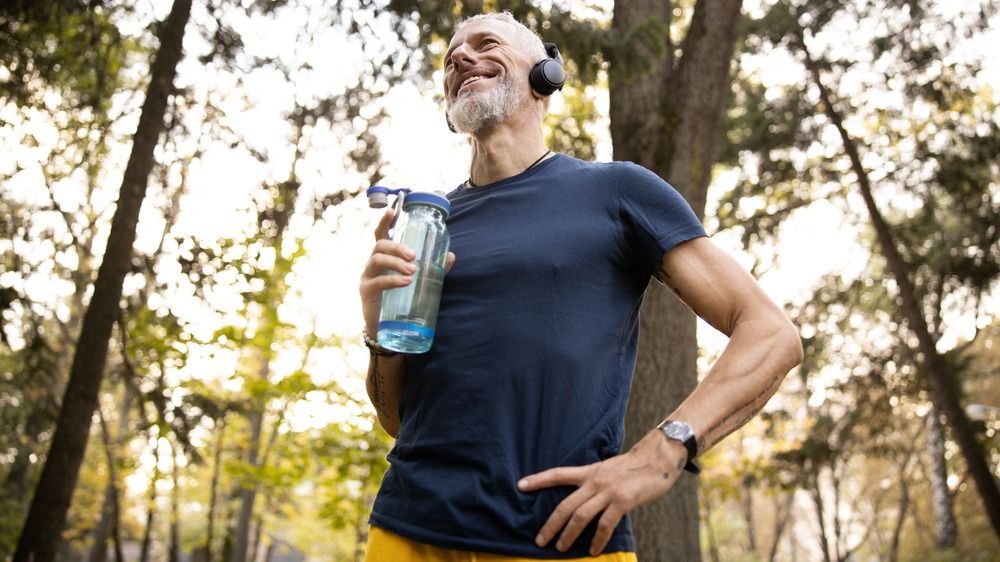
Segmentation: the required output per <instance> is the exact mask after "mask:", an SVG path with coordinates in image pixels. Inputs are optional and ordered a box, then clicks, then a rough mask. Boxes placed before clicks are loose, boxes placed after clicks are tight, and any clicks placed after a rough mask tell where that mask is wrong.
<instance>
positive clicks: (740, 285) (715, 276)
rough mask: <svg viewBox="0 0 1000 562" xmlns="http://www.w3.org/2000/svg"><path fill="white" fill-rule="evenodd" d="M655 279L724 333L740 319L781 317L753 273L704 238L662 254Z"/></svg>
mask: <svg viewBox="0 0 1000 562" xmlns="http://www.w3.org/2000/svg"><path fill="white" fill-rule="evenodd" d="M657 278H659V279H660V281H662V282H664V283H666V284H667V285H669V286H670V288H671V289H673V290H674V292H675V293H677V296H678V297H680V299H681V300H682V301H684V303H685V304H686V305H687V306H688V307H689V308H691V310H693V311H694V313H695V314H697V315H698V316H700V317H701V318H702V319H704V320H705V321H706V322H708V323H709V324H711V325H712V326H713V327H714V328H716V329H717V330H719V331H720V332H722V333H724V334H726V335H727V336H729V335H732V333H733V330H734V329H735V328H736V325H737V324H738V323H739V322H741V321H745V320H748V319H752V318H755V317H758V316H771V315H773V314H774V313H777V314H780V315H782V316H784V313H783V312H782V311H781V309H780V308H778V306H777V305H776V304H774V302H773V301H772V300H771V299H770V297H768V296H767V294H766V293H764V291H763V289H761V288H760V285H758V284H757V281H756V280H755V279H754V278H753V276H751V275H750V273H749V272H747V271H746V270H745V269H744V268H743V267H742V266H740V264H738V263H737V262H736V260H734V259H733V258H732V257H731V256H730V255H729V254H727V253H725V252H723V251H722V250H721V249H719V247H718V246H716V245H715V243H714V242H712V241H711V240H710V239H708V238H705V237H700V238H695V239H692V240H689V241H687V242H684V243H682V244H679V245H677V246H675V247H674V248H672V249H670V250H669V251H668V252H667V253H666V254H664V256H663V258H662V259H661V261H660V269H659V271H658V273H657Z"/></svg>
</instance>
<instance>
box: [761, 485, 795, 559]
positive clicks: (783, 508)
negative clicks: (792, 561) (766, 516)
mask: <svg viewBox="0 0 1000 562" xmlns="http://www.w3.org/2000/svg"><path fill="white" fill-rule="evenodd" d="M794 501H795V491H794V490H793V491H791V492H789V493H788V495H787V496H785V499H784V502H779V501H778V500H777V499H775V501H774V503H775V510H774V512H775V517H776V518H777V525H776V527H775V530H774V542H772V543H771V549H770V550H769V551H768V555H767V562H774V560H775V558H776V557H777V556H778V546H779V545H780V544H781V537H782V536H783V535H784V534H785V529H786V528H787V527H788V520H789V519H790V518H791V515H792V504H793V502H794Z"/></svg>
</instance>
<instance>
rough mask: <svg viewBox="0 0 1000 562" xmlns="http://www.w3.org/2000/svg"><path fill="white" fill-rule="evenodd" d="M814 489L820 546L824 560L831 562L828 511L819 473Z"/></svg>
mask: <svg viewBox="0 0 1000 562" xmlns="http://www.w3.org/2000/svg"><path fill="white" fill-rule="evenodd" d="M812 484H813V489H812V490H810V492H811V494H812V499H813V505H814V506H815V507H816V521H817V522H818V523H819V547H820V548H821V549H823V562H830V538H829V535H827V533H826V518H825V515H824V513H825V512H826V509H825V507H824V506H823V492H821V491H820V489H819V473H818V472H817V473H816V474H815V477H814V478H813V482H812Z"/></svg>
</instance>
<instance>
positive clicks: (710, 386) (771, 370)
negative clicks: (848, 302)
mask: <svg viewBox="0 0 1000 562" xmlns="http://www.w3.org/2000/svg"><path fill="white" fill-rule="evenodd" d="M657 278H659V279H660V281H663V282H664V283H666V284H667V285H669V286H670V287H671V288H672V289H673V290H674V291H675V292H676V293H677V295H678V296H679V297H680V298H681V300H683V301H684V303H685V304H687V306H688V307H690V308H691V310H693V311H694V312H695V313H696V314H697V315H698V316H700V317H701V318H703V319H704V320H705V321H706V322H708V323H709V324H711V325H712V326H713V327H715V328H716V329H718V330H719V331H721V332H723V333H724V334H726V335H727V336H729V342H728V343H727V344H726V348H725V350H724V351H723V353H722V355H721V356H720V357H719V359H718V361H717V362H716V363H715V365H713V366H712V368H711V369H710V370H709V371H708V373H706V375H705V377H704V378H703V380H702V381H701V382H700V383H699V384H698V386H697V387H696V388H695V389H694V391H693V392H692V393H691V394H690V395H689V396H688V397H687V399H686V400H684V402H683V403H682V404H681V405H680V407H678V408H677V409H676V410H675V411H674V412H672V413H671V414H670V415H669V416H668V417H669V418H670V419H677V420H683V421H685V422H687V423H688V424H689V425H690V426H691V427H692V429H694V432H695V435H696V436H697V437H698V452H699V453H702V452H704V451H706V450H708V449H709V448H711V447H712V446H713V445H715V444H716V443H718V442H719V441H721V440H722V439H723V438H724V437H725V436H727V435H729V434H730V433H732V432H733V431H735V430H736V429H738V428H740V427H742V426H743V425H744V424H745V423H746V422H747V421H749V420H750V419H751V418H752V417H753V416H755V415H756V414H757V413H758V412H759V411H760V410H761V409H762V408H763V407H764V404H766V403H767V401H768V399H769V398H770V397H771V396H772V395H774V393H775V392H776V391H777V390H778V385H779V384H780V383H781V381H782V380H783V379H784V377H785V375H786V374H787V373H788V371H789V370H791V369H792V368H793V367H794V366H795V365H797V364H798V363H799V362H800V361H801V360H802V345H801V342H800V340H799V335H798V331H797V330H796V328H795V327H794V326H793V325H792V323H791V322H790V321H789V320H788V318H787V317H786V316H785V314H784V312H782V310H781V309H780V308H779V307H778V305H776V304H775V303H774V302H773V301H772V300H771V299H770V298H769V297H768V296H767V295H766V294H765V293H764V291H763V290H762V289H761V288H760V286H759V285H758V284H757V282H756V281H755V280H754V279H753V277H752V276H751V275H750V274H749V273H747V272H746V271H745V270H744V269H743V268H742V267H740V266H739V264H737V263H736V262H735V261H734V260H733V259H732V258H731V257H730V256H728V255H727V254H725V253H724V252H722V251H721V250H719V248H718V247H716V246H715V244H714V243H712V242H711V241H710V240H709V239H707V238H696V239H694V240H690V241H688V242H684V243H682V244H680V245H678V246H677V247H675V248H673V249H671V250H670V251H669V252H667V253H666V255H664V257H663V259H662V262H661V264H660V270H659V272H658V273H657ZM686 462H687V450H686V449H685V448H684V446H683V445H682V444H681V443H679V442H677V441H671V440H668V439H667V438H666V436H664V435H663V433H662V432H661V431H660V430H659V429H652V430H650V431H649V432H648V433H647V434H646V435H645V436H644V437H643V438H642V439H641V440H640V441H639V442H638V443H636V444H635V446H634V447H632V449H630V450H629V451H628V452H627V453H625V454H622V455H618V456H616V457H612V458H609V459H607V460H604V461H601V462H598V463H595V464H592V465H588V466H580V467H559V468H553V469H550V470H546V471H544V472H540V473H538V474H534V475H530V476H527V477H525V478H523V479H522V480H521V481H520V482H519V483H518V486H519V488H520V489H521V491H525V492H527V491H533V490H538V489H541V488H548V487H551V486H565V485H571V486H576V487H577V490H576V491H575V492H573V493H572V494H570V495H569V497H567V498H566V499H565V500H563V501H562V503H560V504H559V505H558V506H557V507H556V509H555V510H554V511H553V513H552V515H551V516H550V517H549V519H548V521H546V523H545V525H544V526H543V527H542V529H541V531H540V532H539V534H538V537H537V539H536V543H537V544H538V545H539V546H543V545H545V544H547V543H548V542H549V541H550V540H552V539H553V538H555V536H556V535H557V534H558V533H559V531H560V529H562V533H561V535H560V536H559V540H558V541H557V543H556V548H557V549H558V550H560V551H565V550H566V549H568V548H569V546H570V545H571V544H572V543H573V542H574V541H575V540H576V538H577V537H578V536H579V535H580V533H581V532H582V531H583V529H584V527H586V526H587V524H588V523H589V522H590V521H591V520H593V519H594V518H595V517H597V516H598V515H600V520H599V522H598V526H597V533H596V534H595V535H594V540H593V542H592V543H591V548H590V552H591V554H598V553H600V552H601V551H602V550H603V549H604V546H605V545H606V544H607V542H608V540H609V539H610V538H611V533H612V531H613V530H614V529H615V527H617V525H618V522H619V521H620V520H621V518H622V517H623V516H624V515H625V514H626V513H628V512H629V511H632V510H633V509H635V508H637V507H639V506H641V505H645V504H647V503H649V502H652V501H654V500H656V499H658V498H660V497H662V496H663V495H664V494H666V493H667V492H668V491H669V490H670V488H671V487H673V484H674V482H676V481H677V478H678V477H679V476H680V471H681V469H682V468H683V466H684V464H685V463H686Z"/></svg>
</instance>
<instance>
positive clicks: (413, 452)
mask: <svg viewBox="0 0 1000 562" xmlns="http://www.w3.org/2000/svg"><path fill="white" fill-rule="evenodd" d="M548 58H550V55H549V53H547V50H546V48H545V47H544V46H543V44H542V43H541V41H540V40H539V39H538V38H537V36H535V35H534V34H533V33H532V32H531V31H530V30H528V29H527V28H525V27H524V26H522V25H521V24H520V23H518V22H517V21H515V20H514V19H513V18H512V17H510V15H509V14H489V15H485V16H476V17H474V18H471V19H470V20H466V21H465V22H463V24H462V25H460V26H459V27H458V30H457V32H456V33H455V36H454V37H453V38H452V40H451V43H450V45H449V48H448V51H447V54H446V56H445V62H444V70H445V78H444V88H445V97H446V101H447V106H448V109H447V116H448V119H449V124H450V126H452V128H453V129H455V130H457V131H460V132H463V133H466V134H468V135H469V136H470V137H471V144H472V152H473V154H472V165H471V170H470V177H469V180H468V181H467V182H465V183H464V184H463V185H462V186H460V187H459V188H457V189H456V190H455V191H453V192H452V193H450V194H449V195H448V198H449V200H450V203H451V207H452V212H451V216H450V218H449V220H448V225H449V230H450V232H451V236H452V246H451V247H452V249H453V250H454V253H453V254H451V255H449V260H448V261H449V268H450V269H449V273H448V274H447V276H446V277H445V283H444V290H443V294H442V298H441V308H440V313H439V317H438V323H437V334H436V336H435V342H434V345H433V347H432V348H431V350H430V351H429V352H428V353H426V354H420V355H409V356H403V355H399V354H391V353H387V352H386V350H383V349H381V348H379V347H378V346H377V344H375V343H374V342H373V340H372V336H373V335H374V333H375V329H376V327H377V324H378V314H379V305H380V299H381V294H382V292H383V291H385V290H387V289H391V288H395V287H401V286H405V285H407V284H408V283H410V282H411V277H410V275H411V274H412V273H414V271H415V267H414V265H413V263H412V260H413V259H414V254H413V252H411V251H410V250H409V249H408V248H406V247H405V246H402V245H400V244H396V243H393V242H391V241H390V240H389V239H388V238H387V231H388V225H389V223H390V221H391V219H392V212H391V211H390V212H388V213H386V215H385V216H384V217H383V219H382V221H381V223H380V224H379V226H378V227H377V228H376V231H375V237H376V243H375V247H374V249H373V251H372V255H371V258H370V259H369V261H368V263H367V265H366V267H365V269H364V273H363V274H362V277H361V282H360V294H361V299H362V303H363V312H364V319H365V327H366V328H365V329H366V338H365V340H366V343H367V344H368V345H369V347H370V348H371V351H372V360H371V366H370V369H369V373H368V379H367V383H368V393H369V396H370V397H371V400H372V403H373V404H374V406H375V408H376V411H377V414H378V419H379V422H380V423H381V424H382V426H383V427H384V428H385V429H386V431H388V432H389V433H390V434H391V435H393V436H395V437H396V438H397V441H396V444H395V446H394V447H393V449H392V452H391V453H390V454H389V462H390V468H389V470H388V472H387V473H386V476H385V479H384V480H383V483H382V487H381V489H380V491H379V494H378V497H377V499H376V501H375V504H374V507H373V510H372V516H371V524H372V533H371V536H370V539H369V552H368V557H369V558H368V559H369V560H380V561H381V560H385V561H387V562H397V561H404V560H475V559H489V560H520V559H525V558H529V559H544V558H562V559H566V558H583V557H586V556H596V555H600V556H602V557H603V558H601V559H604V560H622V561H625V560H635V554H634V552H633V551H634V550H635V541H634V539H633V537H632V532H631V525H630V522H629V518H628V515H627V514H628V513H629V512H630V511H632V510H633V509H635V508H636V507H638V506H640V505H643V504H646V503H648V502H651V501H654V500H656V499H658V498H661V497H663V496H664V495H665V494H666V493H667V492H668V491H669V490H670V488H671V487H672V486H673V484H674V482H676V481H677V479H678V478H679V477H680V475H681V472H682V471H683V469H685V468H687V469H688V470H689V471H696V470H697V468H696V466H695V465H694V464H693V463H692V462H690V461H692V460H693V458H694V457H695V456H696V455H697V454H700V453H702V452H704V451H705V450H707V449H708V448H710V447H711V446H712V445H714V444H715V443H717V442H718V441H719V440H720V439H722V438H723V437H725V436H726V435H728V434H729V433H730V432H732V431H733V430H735V429H736V428H738V427H740V426H742V425H743V424H744V423H746V421H747V420H748V419H750V418H751V417H752V416H753V415H755V414H756V413H757V412H759V411H760V409H761V408H762V407H763V405H764V404H765V403H766V401H767V400H768V398H770V396H771V395H773V394H774V392H775V391H776V390H777V388H778V385H779V383H780V382H781V380H782V379H783V378H784V376H785V375H786V374H787V372H788V371H789V370H790V369H791V368H792V367H794V366H795V365H796V364H797V363H798V362H799V361H800V360H801V354H802V348H801V345H800V341H799V337H798V334H797V332H796V330H795V328H794V327H793V326H792V324H791V323H790V322H789V321H788V319H787V318H786V316H785V315H784V313H783V312H782V311H781V310H780V309H779V307H778V306H776V305H775V304H774V303H773V302H772V301H771V300H770V299H769V298H768V297H767V296H766V295H765V294H764V292H763V291H762V290H761V289H760V288H759V286H758V285H757V283H756V282H755V281H754V280H753V278H752V277H751V276H750V275H749V274H748V273H747V272H746V271H744V270H743V269H742V268H740V267H739V266H738V265H737V264H736V263H735V262H734V261H733V260H732V259H731V258H730V257H728V256H727V255H725V254H724V253H722V252H721V251H720V250H719V249H718V248H716V246H715V245H714V244H713V243H712V242H711V241H709V240H708V238H706V237H705V232H704V230H703V229H702V226H701V224H700V223H699V221H698V220H697V218H696V217H695V215H694V213H693V212H692V211H691V209H690V207H689V206H688V205H687V203H686V202H685V201H684V200H683V199H682V198H681V196H680V195H679V194H678V193H677V192H676V191H675V190H674V189H673V188H671V187H670V186H669V185H667V184H666V183H665V182H663V181H662V180H661V179H659V178H658V177H657V176H655V175H654V174H653V173H652V172H649V171H647V170H645V169H643V168H641V167H639V166H636V165H634V164H631V163H606V164H593V163H586V162H581V161H579V160H575V159H573V158H570V157H568V156H565V155H559V154H552V153H550V151H548V149H547V148H546V147H545V144H544V142H543V136H542V129H541V121H542V118H543V117H544V115H545V112H546V109H547V102H548V98H547V96H546V93H550V90H551V89H546V88H545V87H544V85H542V86H543V87H538V85H537V84H536V86H535V87H533V86H532V84H531V83H530V80H529V74H530V73H531V70H532V68H533V67H534V66H535V65H536V63H538V62H539V61H542V60H546V59H548ZM387 270H391V271H392V272H394V273H395V274H392V275H383V274H382V273H383V272H385V271H387ZM651 275H652V276H655V277H656V278H658V279H659V280H660V281H662V282H664V283H666V284H668V285H670V286H671V287H672V288H673V289H674V290H675V291H676V292H677V294H678V296H679V297H680V298H681V299H682V300H683V301H684V302H685V303H686V304H687V305H688V306H689V307H690V308H691V309H692V310H693V311H694V312H695V313H696V314H698V315H699V316H701V317H702V318H704V319H705V320H706V321H707V322H709V323H710V324H711V325H712V326H714V327H716V328H717V329H719V330H721V331H722V332H724V333H725V334H727V335H728V336H729V338H730V339H729V342H728V344H727V346H726V349H725V351H724V352H723V354H722V355H721V356H720V358H719V360H718V361H717V362H716V364H715V365H714V366H713V367H712V368H711V370H710V371H709V372H708V373H706V375H705V377H704V379H703V381H702V382H701V383H700V384H699V385H698V387H697V388H696V389H695V390H694V392H692V394H691V395H690V396H689V397H688V398H687V400H685V401H684V403H683V404H681V406H680V407H679V408H677V409H676V410H675V411H674V412H664V414H667V418H666V420H665V421H664V423H663V424H661V425H660V426H659V427H656V428H650V430H649V432H648V433H647V434H646V435H645V436H644V437H643V438H642V439H640V440H639V441H638V443H636V445H635V446H634V447H633V448H632V449H631V450H629V451H627V452H626V453H624V454H619V453H620V449H621V447H622V442H623V434H624V421H623V420H624V414H625V406H626V401H627V397H628V391H629V383H630V380H631V375H632V370H633V368H634V366H635V358H636V347H637V339H638V311H639V305H640V303H641V300H642V294H643V292H644V290H645V287H646V285H647V283H648V280H649V277H650V276H651ZM484 553H486V554H487V555H488V556H489V557H488V558H485V557H484ZM477 556H478V557H479V558H477Z"/></svg>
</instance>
